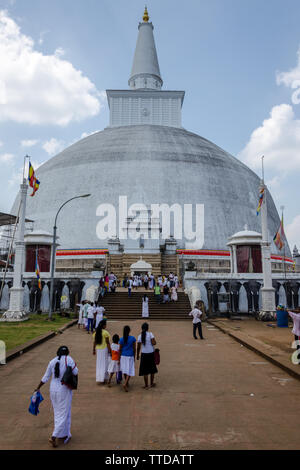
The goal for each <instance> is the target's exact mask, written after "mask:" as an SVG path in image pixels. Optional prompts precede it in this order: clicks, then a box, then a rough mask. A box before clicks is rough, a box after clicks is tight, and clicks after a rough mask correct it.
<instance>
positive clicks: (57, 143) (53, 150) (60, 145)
mask: <svg viewBox="0 0 300 470" xmlns="http://www.w3.org/2000/svg"><path fill="white" fill-rule="evenodd" d="M65 147H66V146H65V143H64V142H63V141H62V140H57V139H55V138H54V137H53V138H52V139H50V140H48V141H47V142H45V143H44V145H43V149H44V150H45V151H46V152H47V153H48V155H51V156H53V155H56V154H57V153H59V152H61V151H62V150H63V149H64V148H65Z"/></svg>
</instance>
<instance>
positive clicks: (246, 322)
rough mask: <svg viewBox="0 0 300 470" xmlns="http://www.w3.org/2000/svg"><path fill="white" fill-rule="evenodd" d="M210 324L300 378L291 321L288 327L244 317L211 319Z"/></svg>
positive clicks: (299, 367)
mask: <svg viewBox="0 0 300 470" xmlns="http://www.w3.org/2000/svg"><path fill="white" fill-rule="evenodd" d="M209 324H211V325H214V326H216V327H217V328H219V329H220V330H221V331H223V332H224V333H227V334H229V335H230V336H231V337H233V338H235V339H236V340H237V341H238V342H240V343H241V344H243V345H244V346H247V347H249V348H250V349H251V350H253V351H255V352H257V353H258V354H260V355H261V356H263V357H265V358H266V359H267V360H269V361H271V362H272V363H273V364H275V365H277V366H278V367H280V368H281V369H283V370H285V371H286V372H287V373H288V374H290V375H292V376H294V377H295V378H298V380H300V366H299V365H298V364H294V363H293V362H292V355H293V353H295V351H296V350H295V348H293V347H292V346H293V342H294V340H295V338H294V335H293V333H292V328H293V323H292V322H289V326H288V327H287V328H279V327H277V325H276V322H261V321H257V320H255V319H254V318H245V317H244V318H243V317H242V320H240V321H239V320H228V319H216V320H209Z"/></svg>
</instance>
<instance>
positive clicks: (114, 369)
mask: <svg viewBox="0 0 300 470" xmlns="http://www.w3.org/2000/svg"><path fill="white" fill-rule="evenodd" d="M148 330H149V325H148V324H147V323H144V324H143V325H142V327H141V333H140V335H139V336H138V339H137V340H136V338H135V337H134V336H132V335H130V326H128V325H126V326H125V327H124V329H123V336H122V337H121V338H119V335H117V334H114V335H113V336H112V341H111V335H110V333H109V332H108V331H107V329H106V320H105V319H103V320H101V321H100V323H99V325H98V327H97V329H96V332H95V333H94V335H93V354H94V355H96V382H97V383H98V384H99V385H105V384H107V386H108V387H111V386H112V378H113V376H114V374H116V378H117V384H121V382H122V380H123V377H124V382H123V384H122V387H123V389H124V391H125V392H128V391H129V381H130V379H131V377H134V376H135V360H137V361H140V366H139V376H141V377H143V378H144V386H143V388H144V389H145V390H147V389H150V388H152V387H155V386H156V384H155V382H154V376H155V374H156V373H157V372H158V371H157V367H156V362H155V353H154V351H155V349H154V346H155V345H156V340H155V337H154V335H153V333H151V332H149V331H148ZM56 354H57V355H56V357H55V358H54V359H52V360H51V361H50V362H49V364H48V367H47V370H46V372H45V374H44V376H43V378H42V380H41V382H40V383H39V385H38V387H37V388H36V389H35V392H38V391H40V388H41V387H42V386H43V385H44V384H45V383H46V382H48V380H49V379H50V378H51V379H52V380H51V384H50V399H51V402H52V406H53V412H54V430H53V433H52V436H51V437H50V438H49V443H50V444H51V446H52V447H57V446H58V439H63V440H64V443H65V444H66V443H67V442H68V441H69V440H70V439H71V405H72V395H73V391H72V389H71V388H69V387H68V386H67V385H65V383H63V380H62V379H63V377H64V374H65V372H66V370H67V368H68V367H69V368H70V370H71V371H72V374H74V375H78V368H77V366H76V363H75V361H74V360H73V358H72V357H71V356H70V355H69V354H70V353H69V349H68V347H67V346H61V347H60V348H59V349H58V351H57V353H56ZM120 375H121V376H122V377H120ZM149 376H150V383H149Z"/></svg>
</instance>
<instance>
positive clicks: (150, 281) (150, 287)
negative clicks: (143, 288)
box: [149, 274, 154, 290]
mask: <svg viewBox="0 0 300 470" xmlns="http://www.w3.org/2000/svg"><path fill="white" fill-rule="evenodd" d="M153 288H154V276H153V274H150V277H149V289H150V290H152V289H153Z"/></svg>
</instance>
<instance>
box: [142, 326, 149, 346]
mask: <svg viewBox="0 0 300 470" xmlns="http://www.w3.org/2000/svg"><path fill="white" fill-rule="evenodd" d="M148 328H149V325H148V323H143V324H142V343H143V345H144V346H145V345H146V333H147V331H148Z"/></svg>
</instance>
